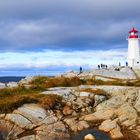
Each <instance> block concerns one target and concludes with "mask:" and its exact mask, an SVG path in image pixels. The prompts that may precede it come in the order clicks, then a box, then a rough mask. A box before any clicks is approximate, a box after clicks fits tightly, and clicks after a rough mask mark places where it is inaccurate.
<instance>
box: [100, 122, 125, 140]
mask: <svg viewBox="0 0 140 140" xmlns="http://www.w3.org/2000/svg"><path fill="white" fill-rule="evenodd" d="M99 130H101V131H105V132H109V134H110V136H111V137H112V138H113V139H119V138H123V134H122V133H121V129H120V127H119V125H118V124H117V123H116V120H114V121H111V120H106V121H104V122H102V124H101V125H100V126H99Z"/></svg>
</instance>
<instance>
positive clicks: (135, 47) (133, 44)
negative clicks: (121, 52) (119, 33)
mask: <svg viewBox="0 0 140 140" xmlns="http://www.w3.org/2000/svg"><path fill="white" fill-rule="evenodd" d="M128 66H130V67H135V66H140V50H139V36H138V31H137V30H136V29H135V28H133V29H132V30H131V31H130V32H129V37H128Z"/></svg>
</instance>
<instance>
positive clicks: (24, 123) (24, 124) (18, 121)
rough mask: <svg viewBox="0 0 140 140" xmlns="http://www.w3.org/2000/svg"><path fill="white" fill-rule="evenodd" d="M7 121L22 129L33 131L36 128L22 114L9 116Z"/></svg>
mask: <svg viewBox="0 0 140 140" xmlns="http://www.w3.org/2000/svg"><path fill="white" fill-rule="evenodd" d="M5 119H6V120H7V121H10V122H13V123H14V124H15V125H18V126H19V127H21V128H26V129H32V128H34V127H35V125H34V124H32V122H31V121H29V120H28V119H26V118H25V117H23V116H22V115H20V114H7V115H6V117H5Z"/></svg>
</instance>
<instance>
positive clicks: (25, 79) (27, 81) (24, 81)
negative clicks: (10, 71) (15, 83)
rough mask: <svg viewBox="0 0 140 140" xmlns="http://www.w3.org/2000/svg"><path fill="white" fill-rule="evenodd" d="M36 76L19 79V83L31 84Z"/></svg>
mask: <svg viewBox="0 0 140 140" xmlns="http://www.w3.org/2000/svg"><path fill="white" fill-rule="evenodd" d="M34 78H35V77H34V76H26V77H25V78H24V79H21V80H20V81H19V84H21V85H24V84H25V85H26V84H29V83H30V82H31V81H32V80H33V79H34Z"/></svg>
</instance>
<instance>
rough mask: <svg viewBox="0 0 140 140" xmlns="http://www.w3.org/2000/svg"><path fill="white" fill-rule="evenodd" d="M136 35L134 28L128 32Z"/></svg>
mask: <svg viewBox="0 0 140 140" xmlns="http://www.w3.org/2000/svg"><path fill="white" fill-rule="evenodd" d="M132 32H133V33H138V31H137V30H136V29H135V28H133V29H132V30H131V31H129V33H132Z"/></svg>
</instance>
